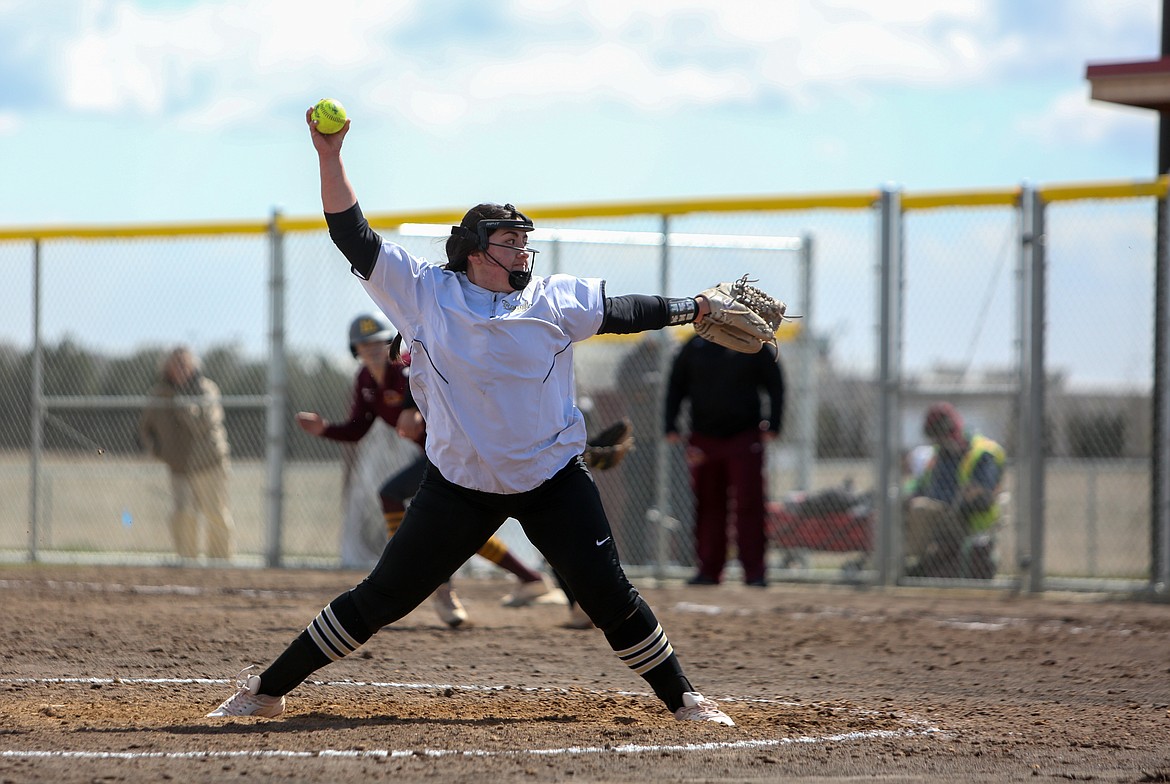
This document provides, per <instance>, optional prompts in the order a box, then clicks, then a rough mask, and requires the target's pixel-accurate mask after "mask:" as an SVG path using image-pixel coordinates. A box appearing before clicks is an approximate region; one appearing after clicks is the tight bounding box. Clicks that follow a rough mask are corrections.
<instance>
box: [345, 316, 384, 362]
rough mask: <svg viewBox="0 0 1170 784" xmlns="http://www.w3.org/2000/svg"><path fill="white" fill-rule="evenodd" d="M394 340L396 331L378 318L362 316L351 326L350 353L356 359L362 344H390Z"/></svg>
mask: <svg viewBox="0 0 1170 784" xmlns="http://www.w3.org/2000/svg"><path fill="white" fill-rule="evenodd" d="M393 339H394V330H393V329H391V327H390V324H389V323H388V322H387V321H385V320H384V319H382V318H379V317H378V316H373V315H370V314H368V313H366V314H362V315H361V316H358V317H357V318H355V319H354V320H353V322H352V323H351V324H350V325H349V352H350V353H351V354H353V355H354V356H355V357H356V356H357V347H358V346H359V345H361V344H362V343H389V342H390V341H391V340H393Z"/></svg>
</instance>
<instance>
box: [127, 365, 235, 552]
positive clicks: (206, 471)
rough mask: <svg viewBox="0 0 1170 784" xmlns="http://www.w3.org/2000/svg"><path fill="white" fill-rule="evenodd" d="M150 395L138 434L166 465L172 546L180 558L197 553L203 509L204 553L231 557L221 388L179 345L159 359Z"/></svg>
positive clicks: (226, 460)
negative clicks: (158, 370) (171, 504)
mask: <svg viewBox="0 0 1170 784" xmlns="http://www.w3.org/2000/svg"><path fill="white" fill-rule="evenodd" d="M150 394H151V401H150V403H149V404H148V405H147V408H146V410H145V411H143V412H142V418H141V420H140V421H139V425H138V435H139V440H140V442H141V443H142V445H143V447H145V449H146V450H147V452H149V453H150V454H151V455H152V456H154V457H156V458H158V459H159V460H161V461H163V462H164V463H166V464H167V468H168V469H170V475H171V491H172V495H173V500H174V511H173V513H172V515H171V534H172V535H173V536H174V539H175V549H176V551H177V552H178V554H179V556H180V557H181V558H197V557H198V556H199V539H200V536H199V534H200V531H199V518H198V515H199V514H200V513H202V515H203V517H204V518H205V519H206V520H207V555H208V556H209V557H211V558H223V559H227V558H231V556H232V550H233V541H232V539H233V534H234V530H235V524H234V522H233V520H232V513H231V509H230V508H229V504H228V492H227V472H228V466H229V458H228V455H229V453H230V448H229V446H228V439H227V430H226V429H225V428H224V416H223V405H222V404H221V403H220V394H219V387H218V386H217V385H216V383H215V382H214V381H212V380H211V379H209V378H207V377H206V376H204V375H203V374H202V372H201V371H200V367H199V359H198V357H196V356H195V354H193V353H192V352H191V350H190V349H188V348H187V347H185V346H179V347H178V348H176V349H174V350H173V351H171V352H170V353H169V354H168V355H167V357H166V359H165V360H164V361H163V364H162V368H161V370H160V373H159V380H158V383H157V384H155V386H154V388H153V389H152V390H151V393H150Z"/></svg>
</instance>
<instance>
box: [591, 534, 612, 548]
mask: <svg viewBox="0 0 1170 784" xmlns="http://www.w3.org/2000/svg"><path fill="white" fill-rule="evenodd" d="M612 538H613V537H612V536H607V537H605V538H604V539H602V540H601V541H599V542H594V544H595V545H597V546H598V547H601V546H602V545H603V544H605V543H606V542H608V541H609V540H610V539H612Z"/></svg>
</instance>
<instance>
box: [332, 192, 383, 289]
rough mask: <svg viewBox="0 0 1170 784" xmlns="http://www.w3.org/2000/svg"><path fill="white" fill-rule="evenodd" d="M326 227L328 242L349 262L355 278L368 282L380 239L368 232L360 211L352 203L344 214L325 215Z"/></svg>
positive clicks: (370, 230)
mask: <svg viewBox="0 0 1170 784" xmlns="http://www.w3.org/2000/svg"><path fill="white" fill-rule="evenodd" d="M325 223H326V225H327V226H329V238H330V239H331V240H333V244H334V245H336V246H337V249H338V250H340V251H341V253H342V255H344V256H345V258H346V259H348V260H349V263H350V266H351V267H352V269H353V272H354V274H355V275H359V276H361V277H362V278H363V279H365V280H369V279H370V275H372V274H373V272H374V263H375V262H376V261H377V260H378V252H379V251H380V250H381V249H382V238H381V236H379V235H378V232H376V231H374V230H373V229H371V228H370V224H369V223H368V222H367V221H366V216H365V215H362V208H361V207H360V206H358V204H357V202H354V205H353V206H352V207H350V208H349V209H348V210H345V211H344V212H327V213H325Z"/></svg>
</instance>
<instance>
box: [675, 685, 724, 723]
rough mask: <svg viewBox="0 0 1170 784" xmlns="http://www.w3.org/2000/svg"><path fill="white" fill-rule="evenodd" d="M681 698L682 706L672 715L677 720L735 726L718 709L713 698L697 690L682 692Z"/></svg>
mask: <svg viewBox="0 0 1170 784" xmlns="http://www.w3.org/2000/svg"><path fill="white" fill-rule="evenodd" d="M682 699H683V706H682V707H681V708H679V709H678V710H676V711H675V712H674V717H675V718H676V719H678V720H679V721H710V722H713V723H715V724H724V725H726V726H728V727H734V726H735V722H734V721H732V720H731V717H730V716H728V715H727V714H726V713H724V712H723V711H721V710H719V706H718V705H716V704H715V701H714V700H709V699H707V698H706V697H704V696H703V695H702V694H699V693H698V692H697V691H688V692H684V693H683V696H682Z"/></svg>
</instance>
